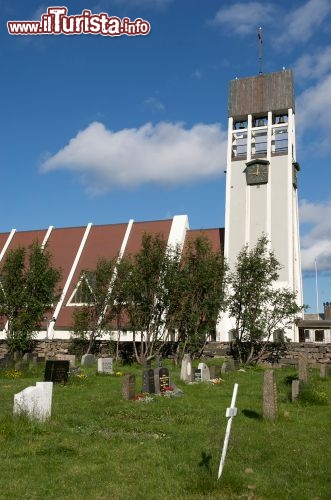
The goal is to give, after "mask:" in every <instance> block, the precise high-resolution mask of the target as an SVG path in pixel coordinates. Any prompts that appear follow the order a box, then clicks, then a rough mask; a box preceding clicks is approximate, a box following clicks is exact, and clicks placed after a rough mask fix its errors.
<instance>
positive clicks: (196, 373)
mask: <svg viewBox="0 0 331 500" xmlns="http://www.w3.org/2000/svg"><path fill="white" fill-rule="evenodd" d="M194 382H201V370H199V368H196V369H195V370H194Z"/></svg>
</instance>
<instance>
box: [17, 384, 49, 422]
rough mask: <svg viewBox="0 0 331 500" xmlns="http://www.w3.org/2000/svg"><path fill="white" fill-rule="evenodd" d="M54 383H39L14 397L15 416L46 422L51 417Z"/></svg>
mask: <svg viewBox="0 0 331 500" xmlns="http://www.w3.org/2000/svg"><path fill="white" fill-rule="evenodd" d="M52 393H53V382H37V383H36V386H30V387H27V388H26V389H23V391H21V392H19V393H17V394H15V395H14V406H13V415H22V414H23V415H26V416H27V417H28V418H30V419H35V420H39V421H44V420H46V419H47V418H49V417H50V416H51V411H52Z"/></svg>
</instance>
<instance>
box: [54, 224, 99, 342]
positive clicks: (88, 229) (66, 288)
mask: <svg viewBox="0 0 331 500" xmlns="http://www.w3.org/2000/svg"><path fill="white" fill-rule="evenodd" d="M91 227H92V222H90V223H89V224H88V225H87V226H86V229H85V233H84V236H83V238H82V241H81V243H80V245H79V248H78V251H77V254H76V257H75V260H74V262H73V264H72V266H71V269H70V273H69V275H68V278H67V281H66V282H65V285H64V288H63V290H62V293H61V297H60V300H59V302H58V303H57V305H56V308H55V310H54V313H53V317H52V319H51V321H50V322H49V325H48V329H47V338H48V339H49V338H50V336H51V335H54V325H55V322H56V320H57V317H58V315H59V312H60V310H61V307H62V305H63V301H64V299H65V296H66V295H67V292H68V288H69V286H70V283H71V280H72V278H73V275H74V273H75V271H76V268H77V265H78V262H79V259H80V257H81V255H82V252H83V249H84V246H85V243H86V240H87V238H88V235H89V233H90V230H91Z"/></svg>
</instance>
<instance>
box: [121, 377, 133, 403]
mask: <svg viewBox="0 0 331 500" xmlns="http://www.w3.org/2000/svg"><path fill="white" fill-rule="evenodd" d="M122 395H123V398H124V399H128V400H131V399H134V398H135V395H136V376H135V375H125V377H124V379H123V385H122Z"/></svg>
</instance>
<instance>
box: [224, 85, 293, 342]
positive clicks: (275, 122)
mask: <svg viewBox="0 0 331 500" xmlns="http://www.w3.org/2000/svg"><path fill="white" fill-rule="evenodd" d="M261 78H263V76H261ZM247 80H248V79H247ZM255 80H256V82H257V83H256V85H258V84H260V82H258V77H255ZM256 90H257V89H256ZM257 100H258V99H257V98H256V101H257ZM270 101H272V99H271V98H270ZM254 106H255V103H254V100H252V103H251V107H252V110H251V111H252V112H251V113H248V114H247V115H245V116H229V119H228V148H227V173H226V201H225V241H224V255H225V258H226V259H227V261H228V263H229V266H230V269H231V268H233V267H234V264H235V262H236V259H237V256H238V254H239V252H240V251H241V250H242V248H243V247H244V246H245V245H246V244H248V245H249V247H251V248H252V247H254V245H255V244H256V242H257V240H258V238H259V237H261V236H262V234H265V235H266V236H267V237H268V239H269V241H270V246H271V248H272V250H273V251H274V252H275V255H276V258H277V259H278V260H279V262H280V264H281V266H282V269H281V270H280V276H279V281H278V282H277V283H276V287H289V288H290V289H291V290H293V291H294V292H296V294H297V301H298V304H299V305H302V304H303V297H302V278H301V262H300V242H299V219H298V191H297V184H296V181H295V178H294V176H296V175H297V168H298V164H297V162H296V145H295V115H294V110H293V108H283V107H282V108H279V109H264V110H263V112H261V110H259V113H255V114H254V110H255V109H254ZM256 106H257V104H256ZM262 116H263V119H259V117H262ZM258 160H262V161H263V162H264V163H265V164H267V163H268V164H267V167H266V168H267V171H268V179H267V182H260V183H255V184H254V183H250V182H249V181H248V179H247V176H246V168H247V164H249V162H252V161H258ZM233 327H234V322H233V319H231V318H229V317H227V316H225V317H223V318H222V320H221V322H220V323H219V325H218V327H217V338H218V340H223V341H227V340H229V331H230V330H231V329H232V328H233ZM287 336H288V337H289V338H290V340H292V341H298V332H297V328H296V327H295V325H293V327H292V329H290V330H289V331H287Z"/></svg>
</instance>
